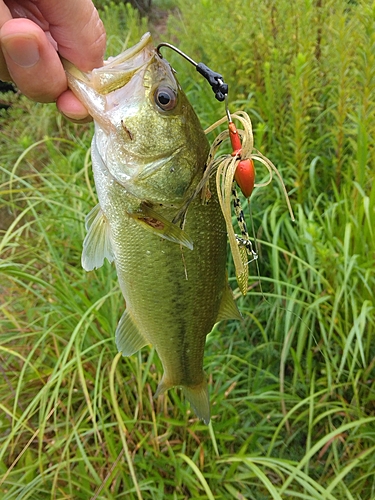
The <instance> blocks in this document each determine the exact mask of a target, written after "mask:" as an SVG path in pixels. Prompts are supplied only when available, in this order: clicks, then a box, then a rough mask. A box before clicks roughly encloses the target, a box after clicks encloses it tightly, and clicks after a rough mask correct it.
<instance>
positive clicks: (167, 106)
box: [155, 87, 177, 111]
mask: <svg viewBox="0 0 375 500" xmlns="http://www.w3.org/2000/svg"><path fill="white" fill-rule="evenodd" d="M155 102H156V104H157V105H158V107H159V108H160V109H162V110H163V111H171V110H172V109H174V108H175V107H176V104H177V95H176V93H175V91H174V90H172V89H171V88H170V87H158V88H157V89H156V91H155Z"/></svg>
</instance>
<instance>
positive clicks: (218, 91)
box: [156, 42, 228, 102]
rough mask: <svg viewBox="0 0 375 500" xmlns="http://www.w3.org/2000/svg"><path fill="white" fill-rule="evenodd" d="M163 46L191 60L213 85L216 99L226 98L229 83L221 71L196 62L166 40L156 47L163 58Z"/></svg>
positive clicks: (222, 99)
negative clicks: (161, 50)
mask: <svg viewBox="0 0 375 500" xmlns="http://www.w3.org/2000/svg"><path fill="white" fill-rule="evenodd" d="M161 47H168V48H169V49H172V50H174V51H175V52H177V54H179V55H180V56H182V57H183V58H184V59H186V60H187V61H189V63H190V64H192V65H193V66H194V67H195V69H196V70H197V71H198V73H200V74H201V75H202V76H203V77H204V78H205V79H206V80H207V81H208V83H209V84H210V85H211V88H212V90H213V91H214V94H215V97H216V99H217V100H218V101H220V102H222V101H224V100H225V96H226V95H228V84H226V83H225V82H224V80H223V77H222V75H221V74H220V73H216V71H212V69H210V68H209V67H208V66H206V65H205V64H203V63H197V62H195V61H194V60H193V59H192V58H191V57H189V56H188V55H186V54H185V53H184V52H182V50H180V49H178V48H177V47H175V46H174V45H171V44H170V43H165V42H163V43H159V45H158V46H157V47H156V52H157V53H158V55H159V57H161V58H163V56H162V54H161V52H160V49H161Z"/></svg>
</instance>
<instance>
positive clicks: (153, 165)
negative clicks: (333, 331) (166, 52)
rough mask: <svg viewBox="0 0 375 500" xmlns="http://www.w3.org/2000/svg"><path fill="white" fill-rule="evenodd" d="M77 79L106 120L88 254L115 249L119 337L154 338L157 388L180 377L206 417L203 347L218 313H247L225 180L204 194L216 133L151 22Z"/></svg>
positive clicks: (127, 349)
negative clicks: (156, 41) (239, 294)
mask: <svg viewBox="0 0 375 500" xmlns="http://www.w3.org/2000/svg"><path fill="white" fill-rule="evenodd" d="M66 70H67V75H68V80H69V86H70V88H71V89H72V90H73V92H74V93H75V94H76V95H77V96H78V97H79V99H80V100H81V101H82V102H83V103H84V105H85V106H86V107H87V109H88V110H89V112H90V114H91V115H92V117H93V119H94V122H95V134H94V137H93V141H92V152H91V154H92V165H93V172H94V179H95V186H96V190H97V194H98V198H99V204H98V205H97V206H96V207H95V208H94V209H93V210H92V211H91V212H90V213H89V215H88V216H87V218H86V228H87V231H88V232H87V235H86V238H85V241H84V244H83V253H82V265H83V267H84V269H86V270H87V271H90V270H92V269H95V268H98V267H100V266H101V265H102V264H103V261H104V258H107V259H108V260H109V261H114V262H115V265H116V270H117V274H118V279H119V283H120V287H121V290H122V293H123V295H124V298H125V302H126V309H125V312H124V314H123V315H122V317H121V319H120V321H119V324H118V327H117V330H116V344H117V347H118V349H119V351H121V352H122V354H123V355H124V356H130V355H132V354H134V353H135V352H137V351H138V350H139V349H141V348H142V347H143V346H145V345H147V344H152V345H153V346H154V347H155V349H156V351H157V353H158V355H159V357H160V359H161V361H162V364H163V368H164V374H163V377H162V379H161V381H160V383H159V386H158V388H157V391H156V394H155V396H158V395H159V394H162V393H163V392H164V391H166V390H167V389H169V388H171V387H174V386H179V387H181V388H182V390H183V392H184V394H185V396H186V398H187V399H188V400H189V401H190V403H191V406H192V407H193V409H194V410H195V412H196V414H197V415H198V417H200V418H201V419H203V420H204V422H206V423H208V422H209V420H210V406H209V397H208V389H207V382H206V377H205V374H204V371H203V354H204V346H205V341H206V335H207V334H208V333H209V332H210V331H211V330H212V327H213V326H214V324H215V323H216V322H217V321H220V320H222V319H230V318H234V319H239V318H240V314H239V312H238V309H237V307H236V305H235V303H234V300H233V296H232V292H231V289H230V288H229V285H228V283H227V278H226V259H227V235H226V226H225V221H224V218H223V215H222V212H221V209H220V205H219V202H218V199H217V195H216V193H215V183H214V182H213V183H212V184H213V185H212V186H211V189H210V190H209V191H208V192H209V193H210V194H211V196H210V197H209V196H207V197H206V199H205V200H203V201H202V197H201V195H200V193H199V189H197V187H198V186H199V183H200V181H201V180H202V177H203V173H204V170H205V162H206V159H207V155H208V152H209V144H208V141H207V139H206V136H205V134H204V131H203V130H202V128H201V125H200V123H199V120H198V118H197V116H196V114H195V112H194V110H193V108H192V107H191V105H190V103H189V102H188V100H187V98H186V96H185V95H184V93H183V91H182V89H181V87H180V85H179V83H178V82H177V80H176V77H175V74H174V71H173V70H172V68H171V67H170V65H169V63H168V62H167V61H166V60H165V59H164V58H162V57H161V56H160V55H159V54H158V53H157V51H156V50H155V48H154V46H153V43H152V39H151V36H150V34H148V33H147V34H146V35H144V36H143V37H142V39H141V41H140V42H139V43H138V44H137V45H135V46H134V47H132V48H130V49H128V50H126V51H125V52H123V53H122V54H120V55H119V56H117V57H115V58H112V59H111V60H110V61H107V62H106V63H105V64H104V66H103V67H101V68H98V69H95V70H93V71H92V72H90V73H82V72H80V71H79V70H78V69H77V68H75V67H74V66H72V65H70V64H69V63H68V64H66Z"/></svg>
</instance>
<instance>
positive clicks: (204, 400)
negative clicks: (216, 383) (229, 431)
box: [154, 375, 210, 425]
mask: <svg viewBox="0 0 375 500" xmlns="http://www.w3.org/2000/svg"><path fill="white" fill-rule="evenodd" d="M172 387H173V384H171V383H170V382H168V379H167V378H166V377H165V375H163V378H162V379H161V381H160V382H159V385H158V388H157V389H156V392H155V395H154V398H157V397H158V396H160V395H161V394H164V392H165V391H167V390H168V389H171V388H172ZM181 388H182V392H183V393H184V395H185V397H186V399H187V400H188V401H189V403H190V404H191V407H192V408H193V410H194V411H195V413H196V414H197V416H198V417H199V418H200V419H202V420H203V422H204V423H205V424H206V425H208V424H209V423H210V398H209V395H208V385H207V381H206V377H204V378H203V380H202V382H201V383H200V384H199V385H195V386H194V387H188V386H186V385H183V386H181Z"/></svg>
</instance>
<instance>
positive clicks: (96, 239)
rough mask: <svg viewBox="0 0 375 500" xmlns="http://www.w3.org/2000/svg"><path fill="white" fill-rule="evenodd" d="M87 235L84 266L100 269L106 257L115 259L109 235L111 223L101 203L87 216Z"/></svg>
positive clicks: (83, 253)
mask: <svg viewBox="0 0 375 500" xmlns="http://www.w3.org/2000/svg"><path fill="white" fill-rule="evenodd" d="M85 226H86V229H87V234H86V237H85V239H84V241H83V251H82V258H81V262H82V267H83V269H85V270H86V271H92V270H93V269H98V268H99V267H101V266H102V265H103V263H104V258H105V257H106V258H107V259H108V260H109V262H112V261H113V258H114V257H113V252H112V247H111V240H110V236H109V224H108V221H107V219H106V218H105V215H104V214H103V212H102V210H101V208H100V205H99V204H98V205H96V207H94V208H93V209H92V210H91V212H90V213H89V214H88V215H87V217H86V222H85Z"/></svg>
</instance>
